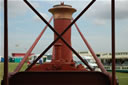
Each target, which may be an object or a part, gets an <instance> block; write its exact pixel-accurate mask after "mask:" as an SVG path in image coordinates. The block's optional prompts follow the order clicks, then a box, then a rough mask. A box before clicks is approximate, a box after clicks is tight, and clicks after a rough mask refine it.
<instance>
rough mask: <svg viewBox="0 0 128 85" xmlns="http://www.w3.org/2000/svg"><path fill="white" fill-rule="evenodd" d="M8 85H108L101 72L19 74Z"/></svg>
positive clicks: (105, 77) (106, 78)
mask: <svg viewBox="0 0 128 85" xmlns="http://www.w3.org/2000/svg"><path fill="white" fill-rule="evenodd" d="M9 81H10V85H42V84H44V85H110V83H111V82H110V80H109V78H108V76H107V75H105V74H103V73H101V72H78V71H74V72H63V71H62V72H20V73H17V74H15V75H13V77H12V78H10V80H9Z"/></svg>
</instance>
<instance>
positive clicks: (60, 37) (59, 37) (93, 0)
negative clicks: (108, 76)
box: [24, 0, 96, 71]
mask: <svg viewBox="0 0 128 85" xmlns="http://www.w3.org/2000/svg"><path fill="white" fill-rule="evenodd" d="M95 1H96V0H92V1H91V2H90V3H89V5H88V6H87V7H86V8H85V9H84V10H83V11H82V12H81V13H80V14H79V15H78V16H77V17H76V18H75V19H74V20H73V22H72V23H71V24H70V25H69V26H68V27H67V28H66V29H65V30H64V31H63V32H62V33H61V34H60V35H59V33H57V32H56V31H55V29H54V28H53V27H52V26H51V25H50V24H49V23H48V22H47V21H46V20H45V19H44V18H43V17H42V16H41V15H40V14H39V13H38V11H36V10H35V9H34V8H33V7H32V5H31V4H30V3H29V2H28V1H27V0H24V2H25V3H26V4H27V5H28V6H29V7H30V8H31V9H32V10H33V11H34V12H35V13H36V14H37V15H38V16H39V17H40V18H41V20H43V21H44V22H45V23H46V24H47V25H48V26H49V28H50V29H51V30H52V31H53V32H54V33H55V34H56V35H57V36H58V37H57V38H56V39H55V40H54V41H53V42H52V43H51V44H50V45H49V46H48V47H47V48H46V49H45V50H44V51H43V52H42V53H41V54H40V56H39V57H38V58H37V59H36V60H35V61H34V62H33V63H32V64H31V65H30V66H29V67H28V68H27V69H26V70H29V69H30V68H31V67H32V66H33V65H34V64H35V63H36V62H37V61H38V60H39V59H40V58H41V57H42V56H43V55H44V54H45V53H46V52H47V51H48V50H49V49H50V48H51V47H52V46H53V45H54V44H55V43H56V42H57V41H58V40H59V39H61V40H62V41H63V42H64V43H65V44H66V45H67V46H68V47H69V48H70V49H71V50H72V51H73V52H74V54H76V55H77V57H78V58H79V59H80V60H81V61H82V62H83V63H84V64H85V65H87V67H88V68H89V69H90V70H91V71H92V70H93V69H92V68H91V67H90V66H89V65H88V63H86V62H85V61H84V60H83V58H82V57H81V56H80V55H79V54H78V53H77V52H76V51H75V50H74V49H73V48H72V47H71V46H70V45H69V44H68V43H67V42H66V41H65V40H64V39H63V38H62V36H63V35H64V33H65V32H66V31H67V30H68V29H70V27H71V26H72V25H73V24H74V23H75V22H76V21H77V20H78V19H79V18H80V17H81V16H82V15H83V14H84V13H85V11H87V9H88V8H89V7H90V6H91V5H92V4H93V3H94V2H95Z"/></svg>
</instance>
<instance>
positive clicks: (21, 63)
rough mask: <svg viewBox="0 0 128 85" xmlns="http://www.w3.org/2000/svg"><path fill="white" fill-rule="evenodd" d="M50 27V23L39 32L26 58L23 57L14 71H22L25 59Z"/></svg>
mask: <svg viewBox="0 0 128 85" xmlns="http://www.w3.org/2000/svg"><path fill="white" fill-rule="evenodd" d="M52 19H53V16H52V17H51V18H50V20H49V22H48V23H50V22H51V21H52ZM47 27H48V25H46V26H45V27H44V29H43V30H42V32H41V33H40V34H39V36H38V37H37V39H36V40H35V42H34V43H33V44H32V46H31V47H30V48H29V50H28V51H27V53H26V54H25V56H24V58H23V59H22V61H21V62H20V63H19V64H18V66H17V67H16V69H15V71H14V72H18V71H20V69H21V68H22V66H23V65H24V63H25V61H26V60H27V58H28V56H30V55H31V52H32V50H33V49H34V47H35V46H36V44H37V43H38V41H39V40H40V38H41V36H42V35H43V33H44V32H45V30H46V28H47Z"/></svg>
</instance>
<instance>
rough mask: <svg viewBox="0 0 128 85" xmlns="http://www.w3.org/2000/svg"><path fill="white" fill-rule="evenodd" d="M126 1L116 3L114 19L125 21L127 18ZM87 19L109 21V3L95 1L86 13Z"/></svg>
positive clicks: (127, 4) (127, 2)
mask: <svg viewBox="0 0 128 85" xmlns="http://www.w3.org/2000/svg"><path fill="white" fill-rule="evenodd" d="M127 6H128V1H126V0H123V1H120V0H119V1H116V19H127V18H128V9H127ZM87 16H89V17H92V18H97V19H105V20H106V19H110V18H111V3H110V1H108V2H103V1H97V2H96V3H95V4H94V6H92V8H91V9H90V12H89V13H88V15H87Z"/></svg>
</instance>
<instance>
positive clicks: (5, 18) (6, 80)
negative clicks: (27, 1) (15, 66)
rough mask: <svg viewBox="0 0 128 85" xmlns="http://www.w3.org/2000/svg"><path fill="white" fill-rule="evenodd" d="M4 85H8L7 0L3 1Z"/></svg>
mask: <svg viewBox="0 0 128 85" xmlns="http://www.w3.org/2000/svg"><path fill="white" fill-rule="evenodd" d="M4 85H8V0H4Z"/></svg>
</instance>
